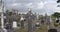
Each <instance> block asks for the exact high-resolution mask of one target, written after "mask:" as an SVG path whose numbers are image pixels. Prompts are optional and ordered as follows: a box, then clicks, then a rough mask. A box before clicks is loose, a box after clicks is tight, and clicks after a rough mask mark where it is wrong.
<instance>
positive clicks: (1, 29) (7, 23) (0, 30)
mask: <svg viewBox="0 0 60 32" xmlns="http://www.w3.org/2000/svg"><path fill="white" fill-rule="evenodd" d="M1 1H2V0H1ZM1 1H0V2H1ZM0 11H1V12H0V32H60V13H58V12H55V13H54V14H52V15H50V16H48V14H47V13H45V14H44V15H39V14H36V13H32V9H31V8H28V12H27V13H18V10H15V9H11V10H9V9H8V10H6V12H4V2H2V3H0Z"/></svg>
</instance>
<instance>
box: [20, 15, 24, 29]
mask: <svg viewBox="0 0 60 32" xmlns="http://www.w3.org/2000/svg"><path fill="white" fill-rule="evenodd" d="M20 21H21V29H23V28H24V18H23V16H21V19H20Z"/></svg>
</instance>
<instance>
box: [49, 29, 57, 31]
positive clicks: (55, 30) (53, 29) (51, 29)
mask: <svg viewBox="0 0 60 32" xmlns="http://www.w3.org/2000/svg"><path fill="white" fill-rule="evenodd" d="M48 32H57V29H49V30H48Z"/></svg>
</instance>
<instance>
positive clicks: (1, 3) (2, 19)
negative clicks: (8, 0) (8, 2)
mask: <svg viewBox="0 0 60 32" xmlns="http://www.w3.org/2000/svg"><path fill="white" fill-rule="evenodd" d="M0 11H1V12H2V13H1V27H2V28H4V18H3V11H4V3H3V1H2V0H1V1H0Z"/></svg>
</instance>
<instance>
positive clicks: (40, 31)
mask: <svg viewBox="0 0 60 32" xmlns="http://www.w3.org/2000/svg"><path fill="white" fill-rule="evenodd" d="M36 32H48V28H47V26H44V25H42V26H41V27H40V28H39V29H38V30H36Z"/></svg>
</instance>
